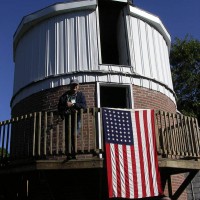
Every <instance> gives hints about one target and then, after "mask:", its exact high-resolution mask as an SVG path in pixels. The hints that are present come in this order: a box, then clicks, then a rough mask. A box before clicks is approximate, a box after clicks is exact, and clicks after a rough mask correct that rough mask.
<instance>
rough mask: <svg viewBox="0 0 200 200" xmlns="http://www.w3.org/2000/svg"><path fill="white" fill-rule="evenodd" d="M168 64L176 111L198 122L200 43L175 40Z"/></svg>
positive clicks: (190, 40) (199, 107)
mask: <svg viewBox="0 0 200 200" xmlns="http://www.w3.org/2000/svg"><path fill="white" fill-rule="evenodd" d="M170 63H171V70H172V79H173V85H174V90H175V93H176V95H177V107H178V110H179V111H181V112H182V113H183V114H185V115H189V116H194V117H197V118H198V121H199V122H200V41H198V40H196V39H193V38H192V37H189V36H186V37H185V38H184V39H182V40H181V39H178V38H175V41H174V43H173V44H172V47H171V52H170Z"/></svg>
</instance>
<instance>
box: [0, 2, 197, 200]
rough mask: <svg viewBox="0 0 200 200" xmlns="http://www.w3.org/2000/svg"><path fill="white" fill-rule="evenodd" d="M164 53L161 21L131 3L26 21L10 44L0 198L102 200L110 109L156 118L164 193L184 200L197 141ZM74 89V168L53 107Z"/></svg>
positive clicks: (53, 11)
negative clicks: (82, 103) (105, 116)
mask: <svg viewBox="0 0 200 200" xmlns="http://www.w3.org/2000/svg"><path fill="white" fill-rule="evenodd" d="M170 45H171V39H170V35H169V33H168V32H167V30H166V28H165V27H164V25H163V23H162V22H161V20H160V19H159V17H158V16H155V15H153V14H151V13H148V12H146V11H144V10H141V9H140V8H138V7H136V6H135V5H134V4H133V3H132V2H130V1H128V0H98V1H97V0H82V1H75V0H74V1H73V0H71V1H66V2H62V3H55V4H53V5H50V6H48V7H46V8H44V9H41V10H38V11H36V12H34V13H32V14H29V15H27V16H25V17H23V19H22V20H21V23H20V24H19V26H18V28H17V30H16V32H15V34H14V42H13V48H14V50H13V54H14V55H13V57H14V63H15V72H14V88H13V96H12V99H11V109H12V120H10V121H5V122H3V123H1V122H0V144H1V137H2V138H5V139H3V140H2V147H3V148H2V149H3V150H4V147H5V150H6V151H5V152H4V151H2V152H1V155H0V158H1V159H0V176H1V180H4V181H2V183H3V184H1V183H0V188H4V189H5V190H4V193H2V192H1V190H0V195H1V194H4V195H5V194H6V195H8V196H9V198H8V199H16V198H17V199H18V197H19V199H26V198H29V199H37V200H40V199H59V200H62V199H69V200H70V199H71V200H84V199H98V200H106V199H108V190H107V182H106V170H105V169H106V167H105V149H104V146H105V142H104V137H103V127H102V120H101V116H102V113H101V111H102V110H101V109H102V107H109V108H117V109H132V110H133V109H135V110H136V109H138V110H142V109H151V110H154V111H155V115H154V116H153V118H155V122H156V126H155V127H156V128H155V129H156V134H155V135H156V136H155V137H156V142H155V143H156V148H157V149H156V150H157V153H158V160H159V168H160V172H161V180H162V186H163V189H164V192H165V194H167V196H171V197H172V196H173V199H178V198H179V197H180V196H181V199H182V200H187V195H186V193H185V192H183V191H184V189H185V188H186V187H187V185H188V184H189V182H190V181H191V180H192V178H193V177H194V176H195V175H196V174H197V172H198V170H199V169H200V165H199V163H198V161H197V160H198V159H197V158H199V156H200V150H199V145H198V144H199V143H198V142H196V141H199V140H195V139H197V138H198V139H199V138H200V133H199V132H198V123H197V121H196V120H195V119H190V118H188V117H185V116H182V115H180V114H177V108H176V100H175V93H174V90H173V84H172V76H171V71H170V63H169V52H170ZM71 79H78V81H79V85H80V90H81V91H82V92H83V93H84V94H85V98H86V101H87V109H85V110H83V109H82V110H81V122H82V128H81V137H79V138H76V137H74V139H72V140H74V144H75V147H74V151H75V153H76V160H69V161H66V160H65V158H66V148H67V145H68V148H69V149H68V150H69V151H70V149H71V148H70V147H71V146H70V145H71V143H70V140H69V143H68V144H67V145H66V137H69V138H70V134H73V133H71V131H70V128H69V129H68V132H69V136H67V135H66V132H65V128H66V126H65V125H66V122H65V120H61V118H60V117H59V115H58V112H57V106H58V101H59V98H60V96H61V95H62V94H63V93H64V92H66V91H67V90H68V89H69V88H70V80H71ZM70 120H71V118H70V117H69V121H68V127H71V125H70V123H71V121H70ZM76 120H77V113H76V114H75V121H76ZM189 120H190V121H189ZM75 124H76V123H75ZM10 127H11V128H10ZM191 127H192V128H191ZM74 129H76V127H75V128H74ZM6 134H7V135H6ZM1 135H2V136H1ZM191 135H192V136H191ZM191 137H193V139H191ZM194 138H195V139H194ZM9 142H10V143H9ZM197 143H198V144H197ZM9 148H10V149H9ZM8 151H10V152H9V155H8V154H7V152H8ZM188 156H189V158H190V159H191V158H192V159H193V160H192V161H191V160H190V161H188ZM184 159H185V160H184ZM7 166H8V167H7ZM186 172H189V175H188V176H187V178H185V177H184V176H183V175H182V174H181V173H186ZM172 176H173V178H171V177H172ZM184 179H186V181H185V182H183V180H184ZM174 180H175V182H173V181H174ZM182 182H183V183H182ZM166 183H167V184H166ZM166 185H167V186H168V188H165V186H166ZM172 185H173V188H172ZM179 186H180V187H179ZM10 188H13V189H12V191H10ZM41 191H42V192H41ZM140 198H141V197H140Z"/></svg>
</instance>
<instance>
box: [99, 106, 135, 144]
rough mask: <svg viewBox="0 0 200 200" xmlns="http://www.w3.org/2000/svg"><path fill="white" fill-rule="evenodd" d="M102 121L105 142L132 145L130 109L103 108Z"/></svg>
mask: <svg viewBox="0 0 200 200" xmlns="http://www.w3.org/2000/svg"><path fill="white" fill-rule="evenodd" d="M103 121H104V123H103V124H104V132H105V141H106V142H107V143H114V144H124V145H133V131H132V123H131V112H130V111H125V110H112V109H108V108H103Z"/></svg>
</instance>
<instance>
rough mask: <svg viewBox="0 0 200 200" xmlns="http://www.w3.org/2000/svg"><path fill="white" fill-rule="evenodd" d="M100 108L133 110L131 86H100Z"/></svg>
mask: <svg viewBox="0 0 200 200" xmlns="http://www.w3.org/2000/svg"><path fill="white" fill-rule="evenodd" d="M98 93H99V95H98V99H99V103H98V107H111V108H133V100H132V90H131V85H119V84H102V83H100V84H99V92H98Z"/></svg>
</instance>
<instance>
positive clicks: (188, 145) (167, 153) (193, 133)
mask: <svg viewBox="0 0 200 200" xmlns="http://www.w3.org/2000/svg"><path fill="white" fill-rule="evenodd" d="M156 121H157V129H158V139H159V141H157V144H158V146H157V150H158V152H159V153H160V154H161V155H162V156H163V157H168V158H176V159H178V158H185V159H186V158H197V159H198V158H199V157H200V131H199V127H198V122H197V119H196V118H193V117H188V116H184V115H181V114H174V113H168V112H164V111H160V110H159V111H157V112H156Z"/></svg>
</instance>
